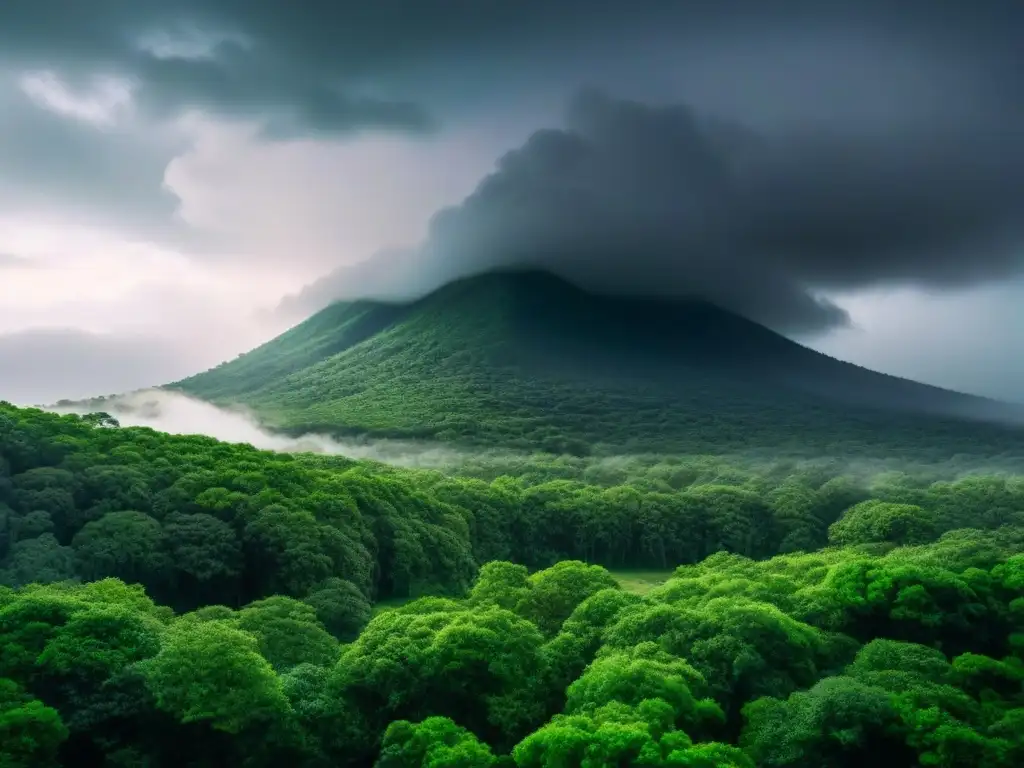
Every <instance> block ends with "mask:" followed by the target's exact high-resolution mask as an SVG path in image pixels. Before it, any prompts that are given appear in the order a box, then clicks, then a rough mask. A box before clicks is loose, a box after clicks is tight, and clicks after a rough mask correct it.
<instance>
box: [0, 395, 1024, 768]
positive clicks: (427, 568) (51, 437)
mask: <svg viewBox="0 0 1024 768" xmlns="http://www.w3.org/2000/svg"><path fill="white" fill-rule="evenodd" d="M523 461H524V465H523V466H522V467H521V468H520V469H519V471H517V472H516V473H515V474H516V476H515V477H513V476H508V475H502V476H497V477H492V478H484V477H483V475H484V474H485V473H483V472H482V471H481V469H480V467H479V466H477V467H476V469H475V470H474V473H475V474H477V475H478V477H466V476H458V475H452V474H444V473H440V472H427V471H412V470H403V469H397V468H394V467H387V466H383V465H377V464H370V463H366V462H355V461H349V460H346V459H341V458H338V457H318V456H312V455H294V456H293V455H285V454H274V453H268V452H261V451H257V450H255V449H253V448H251V447H249V446H243V445H230V444H225V443H220V442H217V441H215V440H212V439H210V438H206V437H197V436H171V435H166V434H162V433H157V432H154V431H152V430H148V429H140V428H120V427H117V426H115V425H114V424H113V423H112V422H111V421H109V420H108V419H105V418H104V417H103V416H101V415H94V416H89V417H79V416H73V415H68V416H59V415H56V414H52V413H45V412H43V411H39V410H34V409H18V408H15V407H13V406H10V405H0V558H2V559H0V582H2V583H3V584H5V585H6V586H0V765H3V766H5V768H6V766H33V767H35V766H42V767H44V768H45V766H47V765H66V766H94V765H111V766H113V765H118V766H183V765H184V766H221V765H246V766H272V765H273V766H277V765H280V764H282V763H287V764H292V765H297V766H325V767H326V766H339V765H341V766H369V765H378V766H436V767H440V766H453V765H459V766H494V765H515V766H522V767H524V768H525V767H527V766H531V767H532V766H538V767H540V766H550V767H551V768H554V767H555V766H579V767H580V768H582V767H583V766H587V768H591V767H593V768H597V767H599V766H609V768H610V767H611V766H619V765H650V766H702V767H707V768H710V767H712V766H737V767H738V766H743V767H745V768H750V767H752V766H807V765H815V766H818V765H828V766H853V765H862V764H864V763H865V762H869V761H870V762H876V763H878V764H880V765H887V766H900V767H902V766H915V765H938V766H948V767H950V768H953V767H954V766H965V765H971V766H986V767H987V766H992V767H999V768H1002V767H1003V766H1006V767H1007V768H1009V767H1010V766H1017V765H1020V764H1022V762H1024V695H1022V681H1024V555H1022V554H1020V553H1021V551H1022V548H1024V478H1022V477H1020V476H1013V475H1006V474H1002V475H995V474H992V475H970V476H963V477H946V478H944V479H936V478H935V477H934V476H933V475H929V474H920V475H918V474H912V473H895V472H886V473H882V474H878V475H872V476H865V475H863V474H859V475H858V474H853V473H852V472H850V471H847V469H846V468H844V467H843V466H842V465H837V464H835V463H827V462H823V463H817V464H816V463H806V464H794V463H791V462H788V463H787V462H779V463H776V464H764V465H759V466H754V465H741V464H735V463H730V462H729V461H726V460H723V459H721V458H711V457H692V456H691V457H677V458H671V459H669V458H662V459H659V460H653V461H652V462H650V463H647V464H644V463H639V464H636V465H633V466H632V468H631V469H630V470H629V471H628V472H625V473H622V472H620V473H619V474H616V473H615V472H607V473H604V474H602V473H601V472H590V470H588V469H587V468H586V467H584V469H582V470H581V472H580V473H579V474H578V476H577V477H575V478H572V477H567V476H566V473H565V471H564V466H562V465H560V464H558V463H557V462H554V461H548V460H545V461H538V462H536V463H535V464H531V463H530V460H529V459H527V458H524V459H523ZM595 466H596V465H595ZM588 479H589V480H591V482H587V480H588ZM599 479H603V480H604V481H605V482H598V480H599ZM481 566H482V567H481ZM676 566H679V567H678V568H676ZM673 568H675V570H673ZM637 569H646V570H647V571H648V572H649V573H648V574H647V576H646V577H645V578H643V579H642V578H639V577H638V574H637V572H636V570H637ZM651 571H656V572H657V573H650V572H651ZM658 574H660V575H658ZM659 582H660V584H659ZM654 584H658V585H657V586H653V588H652V585H654ZM411 598H415V599H411Z"/></svg>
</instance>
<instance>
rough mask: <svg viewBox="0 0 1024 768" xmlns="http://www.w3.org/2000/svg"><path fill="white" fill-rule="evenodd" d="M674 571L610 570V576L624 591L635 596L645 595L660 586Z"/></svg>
mask: <svg viewBox="0 0 1024 768" xmlns="http://www.w3.org/2000/svg"><path fill="white" fill-rule="evenodd" d="M673 572H674V569H669V570H666V571H628V570H625V571H620V570H612V571H611V574H612V576H614V577H615V580H616V581H617V582H619V584H620V585H621V586H622V588H623V589H624V590H626V591H627V592H632V593H633V594H636V595H646V594H647V593H648V592H650V591H651V590H652V589H654V588H655V587H658V586H661V585H662V584H664V583H665V582H666V581H668V580H669V579H670V578H671V577H672V573H673Z"/></svg>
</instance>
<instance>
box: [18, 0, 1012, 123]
mask: <svg viewBox="0 0 1024 768" xmlns="http://www.w3.org/2000/svg"><path fill="white" fill-rule="evenodd" d="M1019 5H1020V4H1019V3H1014V2H1010V1H1009V0H989V2H987V3H985V4H983V5H982V4H971V5H970V6H968V5H967V4H963V3H948V2H942V1H941V0H927V2H921V1H920V0H904V2H900V3H893V2H891V0H885V1H884V2H883V1H882V0H862V2H859V3H830V4H823V3H814V2H807V1H806V0H791V1H789V2H777V3H771V4H769V3H762V2H754V0H720V2H716V3H685V2H678V1H677V0H648V1H647V2H644V3H627V2H601V1H598V2H594V0H558V2H551V1H550V0H514V1H512V2H501V1H499V0H416V2H410V1H409V0H373V2H370V1H368V0H359V2H346V1H345V0H333V1H332V2H328V1H327V0H308V1H307V2H303V3H295V2H292V1H290V0H90V1H89V2H68V1H67V0H7V1H6V2H4V3H0V60H2V61H6V62H9V63H11V64H13V65H14V66H16V67H19V68H32V67H35V68H42V69H53V70H55V71H56V72H57V73H58V74H59V75H60V76H61V77H63V78H65V79H68V80H72V81H74V80H76V79H78V80H81V79H83V78H87V77H88V76H89V75H91V74H94V73H97V72H102V73H107V74H120V75H124V76H127V77H130V78H132V79H133V80H135V81H136V82H137V83H138V84H139V86H140V87H139V89H138V98H139V99H140V101H141V103H143V104H144V105H146V106H148V107H149V108H150V109H152V110H154V111H156V112H157V113H161V114H163V113H168V112H177V111H180V110H182V109H184V108H187V107H190V106H197V107H203V108H206V109H209V110H212V111H214V112H217V113H220V114H227V115H244V116H258V117H262V118H265V119H266V120H267V128H268V130H269V131H271V132H273V133H275V134H277V135H286V134H295V133H303V132H309V131H330V132H337V131H348V130H352V129H358V128H367V127H384V128H397V129H405V130H412V131H422V130H425V129H428V128H430V127H431V126H432V125H434V124H435V116H434V115H433V114H432V112H431V109H430V108H431V106H432V105H433V104H434V102H435V101H437V100H438V99H440V101H441V102H445V103H449V104H450V103H451V101H452V100H453V99H454V100H458V99H459V98H460V94H461V97H468V98H475V96H479V95H482V94H486V93H487V92H488V90H492V91H493V90H494V89H496V88H497V89H499V90H500V84H502V83H504V84H507V83H508V82H509V81H510V80H514V79H516V77H520V79H523V80H525V81H528V82H529V83H531V84H532V86H531V87H537V86H543V85H544V84H547V83H549V82H551V79H552V78H555V79H556V80H557V79H558V78H559V77H560V76H562V75H565V73H566V72H567V71H569V70H573V71H577V72H578V71H580V70H581V69H582V71H591V72H593V71H594V70H595V69H601V70H602V71H604V70H606V69H607V67H606V66H605V64H604V63H603V62H604V61H611V62H616V63H615V64H614V66H615V67H620V65H626V64H629V62H630V61H631V60H633V61H636V60H639V59H641V58H644V57H645V56H647V55H649V53H648V52H651V51H653V52H654V53H655V54H656V53H657V52H658V51H660V50H665V49H668V50H675V49H679V48H680V47H683V48H685V47H693V46H698V45H704V44H705V43H707V41H709V40H710V41H714V40H715V39H718V38H719V37H721V36H723V35H725V36H728V35H729V34H731V32H730V30H732V31H735V30H737V29H740V30H747V31H749V32H751V34H755V33H756V34H755V40H756V39H757V37H758V36H762V35H763V34H766V32H762V30H765V31H767V32H778V31H780V30H782V31H783V32H784V33H785V34H788V35H791V36H797V37H799V36H800V35H804V36H807V35H811V36H814V35H817V34H819V31H820V29H821V28H823V27H822V25H824V27H827V28H831V29H833V30H835V29H840V28H841V29H847V30H849V29H856V26H855V25H857V24H864V23H867V24H869V25H873V28H874V29H875V30H878V29H885V30H891V31H898V32H900V33H901V34H906V35H909V36H911V37H926V38H927V37H929V36H931V37H932V38H935V36H936V35H940V33H941V34H942V35H945V38H946V39H944V40H943V46H944V49H945V50H946V51H947V52H948V53H950V54H956V53H957V52H958V51H961V50H962V49H975V48H980V47H984V46H985V45H986V44H989V43H990V42H991V38H992V37H993V36H1000V37H1001V41H1000V46H1002V47H1003V48H1007V47H1009V48H1010V49H1012V48H1013V46H1014V45H1015V44H1016V42H1017V41H1018V40H1019V35H1018V34H1016V32H1015V30H1014V28H1013V27H1014V23H1015V22H1019V20H1020V8H1019ZM866 34H868V35H870V34H871V30H870V29H868V30H867V31H866ZM869 47H870V46H869ZM648 64H650V66H648V67H647V69H648V72H647V75H648V76H650V77H656V76H661V75H664V74H665V73H664V72H659V71H655V70H659V69H662V70H663V69H669V70H670V69H671V68H672V66H673V65H672V64H671V63H668V64H666V63H664V62H662V63H661V64H660V66H659V63H658V62H657V61H656V60H652V61H648ZM627 69H628V67H627ZM1012 78H1013V75H1012V73H1007V79H1008V80H1010V79H1012ZM441 117H443V115H442V116H441Z"/></svg>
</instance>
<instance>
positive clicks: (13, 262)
mask: <svg viewBox="0 0 1024 768" xmlns="http://www.w3.org/2000/svg"><path fill="white" fill-rule="evenodd" d="M34 266H35V262H34V261H32V259H26V258H25V257H24V256H18V255H17V254H14V253H4V252H3V251H0V269H7V268H10V267H15V268H17V269H25V268H26V267H34Z"/></svg>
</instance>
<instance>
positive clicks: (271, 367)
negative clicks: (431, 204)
mask: <svg viewBox="0 0 1024 768" xmlns="http://www.w3.org/2000/svg"><path fill="white" fill-rule="evenodd" d="M170 388H174V389H180V390H182V391H184V392H186V393H189V394H191V395H194V396H196V397H200V398H203V399H207V400H210V401H212V402H215V403H218V404H229V403H243V404H246V405H248V406H250V407H252V408H253V409H254V410H255V411H256V412H257V413H258V414H260V416H261V417H262V418H263V419H265V420H266V422H267V424H268V425H269V426H272V427H275V428H278V429H281V430H284V431H290V432H301V431H322V432H328V433H333V434H338V435H355V434H366V435H370V436H378V437H380V436H387V437H406V438H408V437H423V438H434V439H442V440H459V441H463V442H469V443H483V442H486V443H489V444H498V445H508V446H512V447H519V448H530V449H533V448H542V449H546V450H553V451H559V452H563V451H564V452H576V453H580V452H590V451H597V452H606V451H607V452H622V451H651V452H658V451H673V452H675V451H683V452H726V451H736V450H758V449H771V450H773V451H779V452H793V453H800V454H820V453H822V452H830V453H840V454H849V453H857V454H865V453H867V454H879V453H913V454H917V455H929V456H934V457H941V458H948V457H949V456H950V455H952V454H964V453H966V454H975V455H999V454H1007V453H1016V454H1019V453H1020V452H1021V451H1024V448H1022V447H1021V446H1022V445H1024V440H1022V439H1021V438H1022V436H1024V432H1022V431H1021V430H1020V428H1019V427H1012V426H1008V425H1006V424H1004V423H1000V422H997V421H994V420H988V421H986V419H990V417H993V416H1004V415H1007V414H1009V413H1010V406H1003V405H1002V404H998V403H995V402H992V401H987V400H984V399H981V398H975V397H970V396H967V395H962V394H958V393H954V392H949V391H946V390H942V389H938V388H935V387H930V386H925V385H923V384H918V383H916V382H911V381H907V380H903V379H898V378H895V377H892V376H886V375H883V374H879V373H875V372H873V371H869V370H866V369H863V368H859V367H857V366H854V365H851V364H848V363H843V362H840V361H837V360H834V359H832V358H829V357H827V356H825V355H822V354H819V353H817V352H814V351H812V350H810V349H808V348H806V347H803V346H801V345H799V344H797V343H794V342H792V341H790V340H788V339H786V338H784V337H783V336H781V335H779V334H776V333H774V332H772V331H770V330H769V329H767V328H765V327H763V326H761V325H758V324H756V323H753V322H751V321H749V320H746V319H744V318H742V317H739V316H737V315H734V314H732V313H729V312H726V311H724V310H722V309H720V308H717V307H715V306H713V305H710V304H708V303H706V302H702V301H698V300H654V299H637V298H622V297H609V296H599V295H595V294H591V293H587V292H585V291H583V290H581V289H579V288H576V287H575V286H573V285H570V284H569V283H567V282H565V281H563V280H561V279H558V278H556V277H553V276H551V275H549V274H546V273H539V272H518V273H496V274H489V275H483V276H479V277H474V278H468V279H465V280H461V281H458V282H455V283H452V284H450V285H448V286H445V287H444V288H441V289H440V290H438V291H436V292H434V293H432V294H430V295H428V296H426V297H424V298H422V299H420V300H418V301H415V302H412V303H408V304H388V303H382V302H370V301H357V302H350V303H338V304H335V305H332V306H331V307H328V308H327V309H325V310H324V311H322V312H320V313H318V314H317V315H315V316H313V317H311V318H310V319H308V320H307V321H305V322H303V323H301V324H300V325H298V326H296V327H295V328H293V329H291V330H289V331H288V332H286V333H284V334H282V335H281V336H279V337H278V338H276V339H274V340H272V341H270V342H268V343H267V344H264V345H263V346H261V347H259V348H257V349H255V350H253V351H252V352H250V353H248V354H245V355H242V356H240V357H239V358H237V359H236V360H234V361H231V362H228V363H225V364H222V365H221V366H218V367H217V368H215V369H212V370H210V371H207V372H205V373H201V374H199V375H197V376H193V377H190V378H188V379H185V380H183V381H180V382H176V383H175V384H172V385H170Z"/></svg>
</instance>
